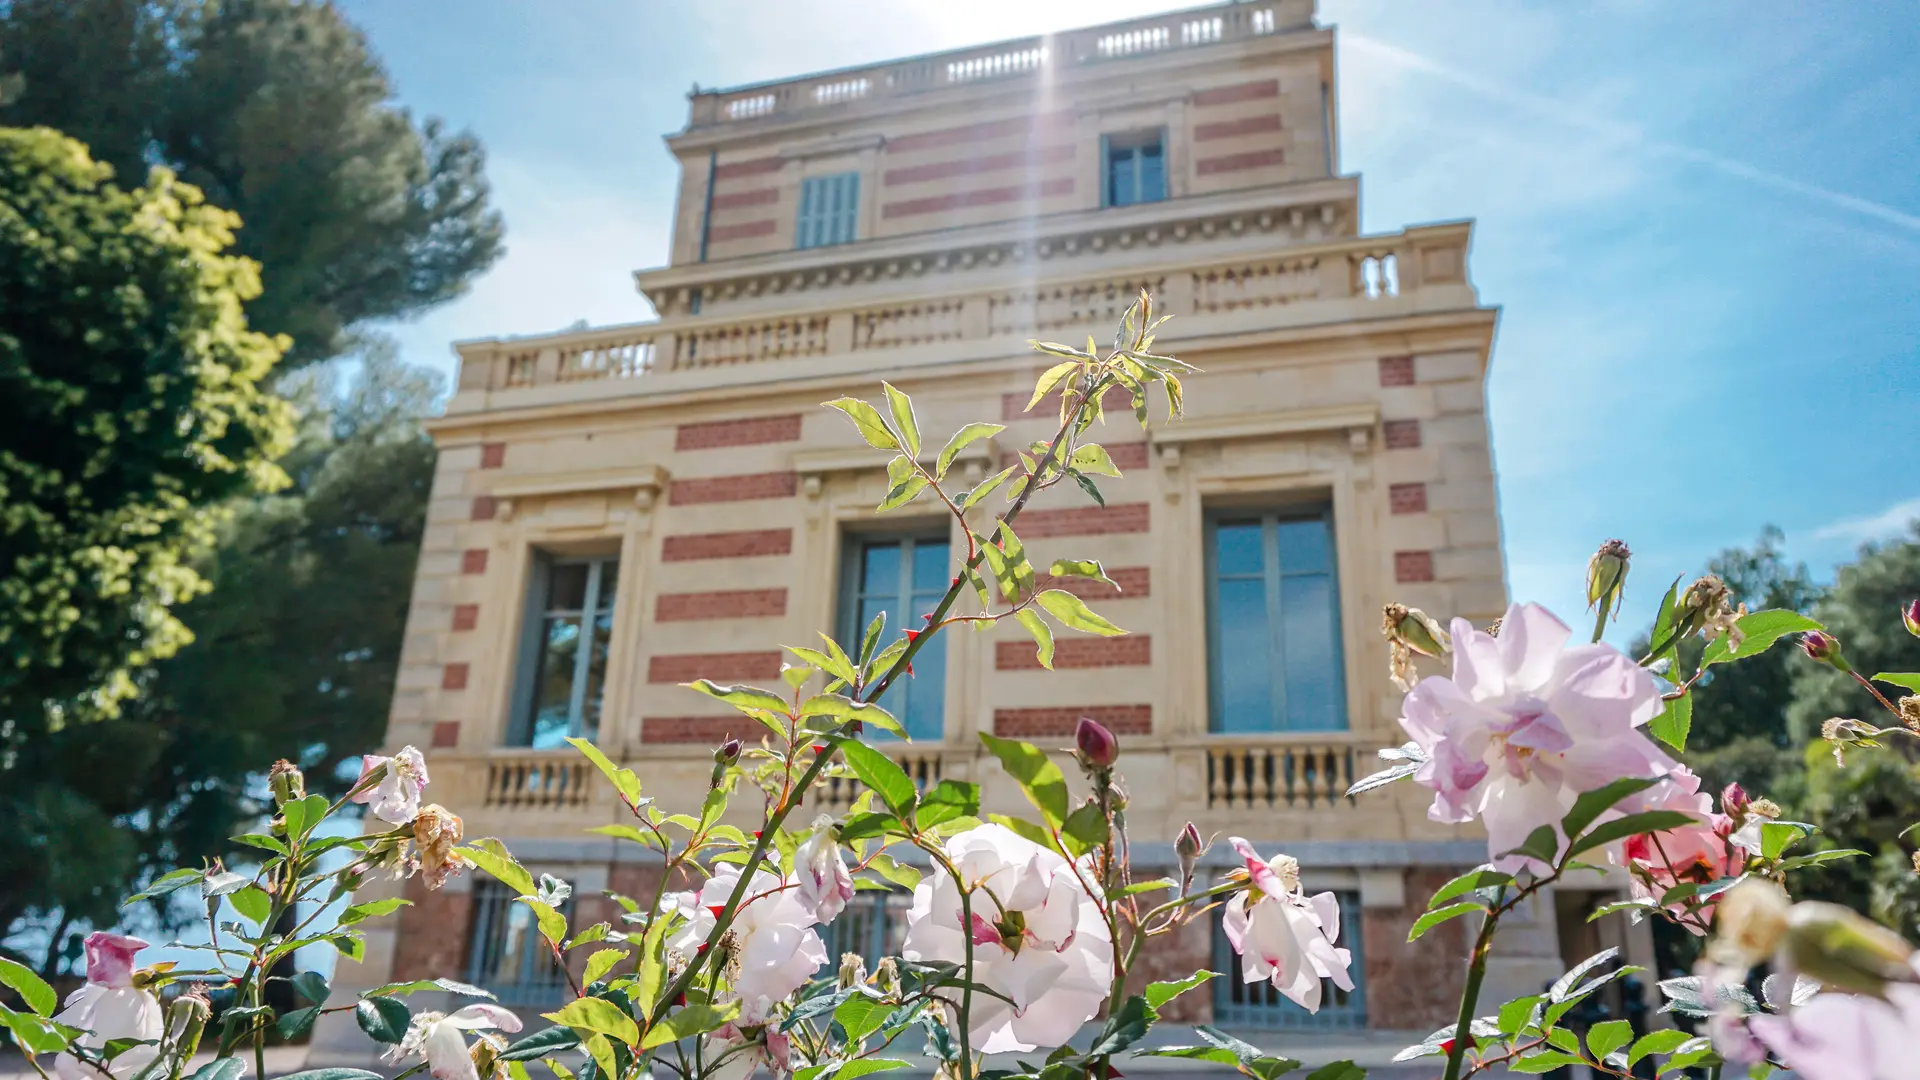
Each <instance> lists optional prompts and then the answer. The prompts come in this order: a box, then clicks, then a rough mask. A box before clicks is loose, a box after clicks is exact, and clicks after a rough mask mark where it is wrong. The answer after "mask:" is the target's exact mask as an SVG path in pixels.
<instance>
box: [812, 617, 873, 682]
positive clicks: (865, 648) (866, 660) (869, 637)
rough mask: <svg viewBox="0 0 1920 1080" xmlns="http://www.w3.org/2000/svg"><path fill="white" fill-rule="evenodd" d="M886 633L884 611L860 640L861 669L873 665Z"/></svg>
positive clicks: (871, 623)
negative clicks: (881, 639) (881, 640)
mask: <svg viewBox="0 0 1920 1080" xmlns="http://www.w3.org/2000/svg"><path fill="white" fill-rule="evenodd" d="M886 631H887V613H886V612H884V611H882V612H880V613H879V614H878V615H875V616H874V617H873V621H872V622H870V623H868V624H867V632H866V633H865V634H864V635H862V636H861V638H860V664H859V666H860V667H861V668H863V669H864V668H865V667H866V666H867V665H869V664H871V663H873V654H874V651H875V650H876V649H878V648H879V647H880V638H881V636H882V635H883V634H885V633H886ZM794 689H796V690H797V689H799V687H798V686H797V685H796V686H795V687H794Z"/></svg>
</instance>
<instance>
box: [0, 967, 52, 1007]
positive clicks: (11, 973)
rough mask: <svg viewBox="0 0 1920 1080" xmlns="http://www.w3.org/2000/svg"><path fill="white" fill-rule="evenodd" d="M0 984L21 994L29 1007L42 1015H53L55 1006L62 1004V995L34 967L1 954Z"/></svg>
mask: <svg viewBox="0 0 1920 1080" xmlns="http://www.w3.org/2000/svg"><path fill="white" fill-rule="evenodd" d="M0 986H5V987H7V988H8V989H10V990H12V991H13V992H14V993H16V994H19V995H20V1000H21V1001H23V1002H25V1003H26V1005H27V1008H29V1009H32V1010H33V1011H34V1012H35V1013H37V1014H38V1015H40V1016H52V1015H53V1010H54V1007H55V1006H57V1005H59V1004H60V996H59V995H58V994H56V993H54V992H53V987H51V986H48V985H47V981H46V980H45V979H42V978H41V977H40V976H38V975H36V974H34V971H33V969H32V968H30V967H28V966H27V965H25V964H22V963H18V962H16V961H13V960H8V959H7V958H6V957H3V956H0Z"/></svg>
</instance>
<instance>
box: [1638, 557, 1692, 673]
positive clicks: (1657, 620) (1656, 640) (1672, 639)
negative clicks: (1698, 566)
mask: <svg viewBox="0 0 1920 1080" xmlns="http://www.w3.org/2000/svg"><path fill="white" fill-rule="evenodd" d="M1685 576H1686V575H1684V574H1682V575H1681V576H1680V577H1677V578H1674V579H1673V584H1671V585H1669V586H1667V595H1665V596H1663V597H1661V598H1660V606H1659V607H1658V608H1656V609H1655V610H1654V617H1653V636H1652V637H1651V638H1649V639H1648V641H1649V642H1650V643H1651V644H1652V645H1653V646H1654V647H1655V648H1658V649H1659V650H1660V651H1658V652H1655V653H1651V654H1649V655H1648V657H1647V662H1648V663H1653V662H1656V661H1658V660H1659V659H1660V658H1661V657H1663V656H1671V655H1673V647H1674V646H1675V645H1678V644H1679V643H1680V639H1679V638H1678V637H1677V636H1675V634H1674V632H1673V631H1674V624H1675V620H1676V619H1677V618H1678V617H1679V610H1680V609H1679V608H1678V606H1676V603H1675V601H1676V600H1677V599H1678V598H1679V596H1680V582H1681V580H1682V578H1684V577H1685Z"/></svg>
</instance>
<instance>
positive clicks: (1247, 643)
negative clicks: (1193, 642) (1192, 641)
mask: <svg viewBox="0 0 1920 1080" xmlns="http://www.w3.org/2000/svg"><path fill="white" fill-rule="evenodd" d="M1220 532H1221V533H1222V534H1225V533H1226V530H1225V529H1222V530H1220ZM1215 618H1216V620H1217V621H1216V622H1215V624H1214V633H1213V643H1214V650H1215V664H1216V668H1215V671H1216V679H1215V685H1216V686H1217V687H1218V689H1219V693H1220V701H1219V702H1218V704H1217V705H1216V706H1215V714H1216V717H1217V721H1216V722H1217V723H1218V725H1219V729H1220V730H1221V731H1271V730H1273V726H1274V724H1273V674H1272V665H1273V644H1272V641H1273V639H1272V636H1271V635H1270V633H1269V632H1268V627H1267V585H1266V582H1265V581H1264V580H1263V579H1260V578H1253V579H1246V580H1223V581H1221V582H1220V583H1219V605H1218V610H1217V611H1216V612H1215Z"/></svg>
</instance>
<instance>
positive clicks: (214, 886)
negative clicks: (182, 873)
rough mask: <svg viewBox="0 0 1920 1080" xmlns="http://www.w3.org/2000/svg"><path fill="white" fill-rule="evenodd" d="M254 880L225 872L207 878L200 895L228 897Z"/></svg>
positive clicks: (228, 871) (210, 897) (242, 875)
mask: <svg viewBox="0 0 1920 1080" xmlns="http://www.w3.org/2000/svg"><path fill="white" fill-rule="evenodd" d="M288 805H289V806H291V805H292V804H291V803H289V804H288ZM252 880H253V879H251V878H249V877H247V875H245V874H236V873H234V872H233V871H231V870H227V871H223V872H221V873H218V874H214V875H213V876H211V877H209V878H207V880H206V883H205V884H203V885H201V886H200V894H201V895H202V896H204V897H206V898H207V899H209V900H211V899H213V898H214V897H216V896H226V895H228V894H229V893H236V892H239V891H240V890H241V889H244V888H246V887H247V886H248V885H250V884H252Z"/></svg>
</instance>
